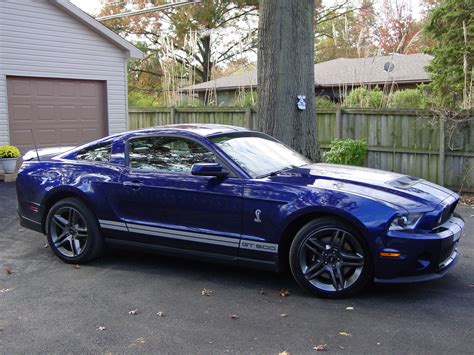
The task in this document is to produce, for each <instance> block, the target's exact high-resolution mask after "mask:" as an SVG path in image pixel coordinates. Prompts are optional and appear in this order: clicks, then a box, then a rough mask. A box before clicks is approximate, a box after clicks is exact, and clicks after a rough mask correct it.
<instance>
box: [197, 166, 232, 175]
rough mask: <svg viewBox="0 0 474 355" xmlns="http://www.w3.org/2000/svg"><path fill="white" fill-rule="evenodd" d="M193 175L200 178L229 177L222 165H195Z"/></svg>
mask: <svg viewBox="0 0 474 355" xmlns="http://www.w3.org/2000/svg"><path fill="white" fill-rule="evenodd" d="M191 174H192V175H198V176H216V177H226V176H227V175H229V172H228V171H225V170H224V168H223V166H222V165H221V164H217V163H198V164H194V165H193V167H192V168H191Z"/></svg>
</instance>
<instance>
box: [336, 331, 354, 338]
mask: <svg viewBox="0 0 474 355" xmlns="http://www.w3.org/2000/svg"><path fill="white" fill-rule="evenodd" d="M339 335H342V336H343V337H351V336H352V334H351V333H346V332H339Z"/></svg>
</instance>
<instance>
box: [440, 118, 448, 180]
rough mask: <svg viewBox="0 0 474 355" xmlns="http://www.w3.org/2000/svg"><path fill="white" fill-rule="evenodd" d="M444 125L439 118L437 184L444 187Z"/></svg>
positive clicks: (442, 120)
mask: <svg viewBox="0 0 474 355" xmlns="http://www.w3.org/2000/svg"><path fill="white" fill-rule="evenodd" d="M444 138H445V123H444V119H443V117H440V118H439V157H438V184H440V185H444V170H445V169H444V162H445V158H446V149H445V147H444Z"/></svg>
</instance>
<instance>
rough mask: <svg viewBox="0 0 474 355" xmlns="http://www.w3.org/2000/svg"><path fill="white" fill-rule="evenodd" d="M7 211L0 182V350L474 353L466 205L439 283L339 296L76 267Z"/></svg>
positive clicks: (139, 256) (165, 263)
mask: <svg viewBox="0 0 474 355" xmlns="http://www.w3.org/2000/svg"><path fill="white" fill-rule="evenodd" d="M15 210H16V200H15V189H14V184H12V183H0V226H1V228H0V267H1V269H0V353H5V354H13V353H36V352H43V353H52V352H54V353H65V352H72V353H82V354H84V353H150V352H155V353H156V352H160V353H180V354H181V353H193V354H195V353H202V354H209V353H229V352H230V353H246V354H248V353H256V354H278V353H280V352H283V351H287V352H288V353H290V354H298V353H312V352H315V350H314V347H317V346H318V345H321V348H325V349H326V350H327V351H328V352H334V353H348V352H352V353H376V352H377V353H430V354H434V353H436V354H437V353H439V354H441V353H472V352H473V348H474V333H473V330H474V320H473V319H474V312H473V311H474V241H473V237H472V233H473V230H474V209H473V208H471V207H470V206H465V205H464V206H461V207H460V208H458V212H460V213H461V215H462V216H463V217H464V218H465V220H466V230H465V233H464V236H463V238H462V241H461V258H460V261H459V263H458V265H457V266H456V267H455V269H453V270H452V271H451V272H450V273H448V274H447V275H446V276H445V277H444V278H443V279H441V280H437V281H432V282H428V283H422V284H417V285H397V286H380V285H375V286H372V287H370V288H369V289H368V290H366V291H364V292H363V293H362V294H361V295H359V296H358V297H356V298H352V299H347V300H337V301H330V300H320V299H317V298H314V297H312V296H310V295H308V294H306V293H304V292H303V291H301V290H300V289H299V288H298V286H297V285H296V284H295V282H294V281H293V280H292V279H291V277H290V276H289V275H287V274H283V275H279V274H274V273H270V272H262V271H255V270H249V269H239V268H234V267H228V266H221V265H214V264H208V263H199V262H193V261H186V260H182V259H177V258H168V257H163V256H158V255H153V254H143V253H138V252H133V253H128V252H124V251H111V252H108V253H107V255H105V256H104V257H103V258H101V259H100V260H97V261H94V262H93V263H90V264H88V265H83V266H80V267H79V268H77V267H74V266H73V265H67V264H64V263H63V262H61V261H60V260H59V259H58V258H56V257H55V256H54V255H53V254H52V252H51V250H50V249H49V248H47V247H46V237H45V236H43V235H41V234H38V233H35V232H33V231H30V230H27V229H24V228H22V227H21V226H20V225H19V224H18V220H17V217H16V212H15ZM204 289H205V290H204ZM281 289H289V290H290V293H291V294H290V295H288V296H286V297H282V296H281V295H280V294H279V293H280V292H279V290H281ZM135 310H136V311H135ZM131 311H132V312H131ZM133 311H135V312H133ZM129 312H131V313H132V314H130V313H129ZM160 312H162V313H160ZM157 313H158V314H157ZM160 315H161V316H160Z"/></svg>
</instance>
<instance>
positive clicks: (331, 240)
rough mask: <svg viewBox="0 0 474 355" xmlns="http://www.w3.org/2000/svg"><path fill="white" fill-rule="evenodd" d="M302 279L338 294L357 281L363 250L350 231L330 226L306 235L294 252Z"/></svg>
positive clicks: (360, 271)
mask: <svg viewBox="0 0 474 355" xmlns="http://www.w3.org/2000/svg"><path fill="white" fill-rule="evenodd" d="M298 257H299V266H300V268H301V272H302V273H303V277H305V278H306V280H307V281H308V282H309V283H310V284H311V285H313V286H314V287H316V288H318V289H320V290H324V291H329V292H335V291H342V290H344V289H346V288H349V287H351V286H352V285H353V284H354V283H355V282H357V280H358V279H359V277H360V275H361V274H362V271H363V269H364V264H365V263H364V258H365V256H364V249H363V248H362V245H361V244H360V242H359V241H358V240H357V238H356V237H355V236H354V235H352V234H351V233H350V232H348V231H346V230H344V229H340V228H335V227H330V228H322V229H318V230H316V231H314V232H313V233H310V234H309V235H308V237H307V238H306V239H305V241H304V243H302V244H301V245H300V247H299V250H298Z"/></svg>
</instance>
